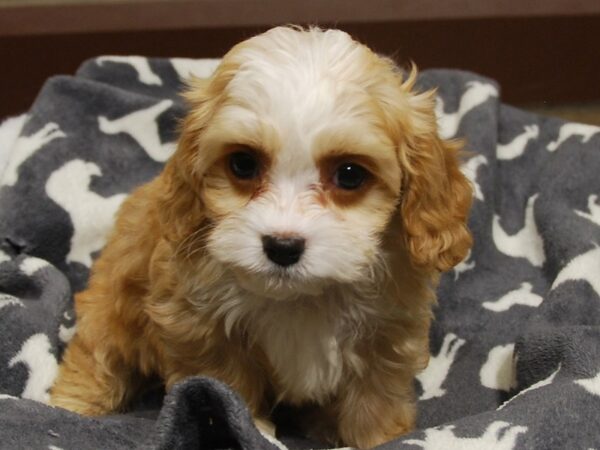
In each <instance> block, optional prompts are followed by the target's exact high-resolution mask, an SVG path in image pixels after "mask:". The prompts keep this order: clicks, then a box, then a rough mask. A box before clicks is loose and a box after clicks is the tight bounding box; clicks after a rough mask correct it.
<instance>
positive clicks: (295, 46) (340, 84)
mask: <svg viewBox="0 0 600 450" xmlns="http://www.w3.org/2000/svg"><path fill="white" fill-rule="evenodd" d="M414 80H415V73H414V70H413V73H411V75H410V76H409V77H408V78H407V79H403V78H402V75H401V73H400V72H399V71H398V70H397V69H396V68H395V66H394V65H393V63H391V62H390V61H388V60H386V59H383V58H381V57H378V56H377V55H375V54H374V53H373V52H371V51H370V50H369V49H368V48H367V47H365V46H364V45H361V44H359V43H357V42H356V41H354V40H352V38H351V37H350V36H349V35H348V34H346V33H344V32H341V31H336V30H330V31H321V30H318V29H310V30H307V31H303V30H298V29H293V28H286V27H280V28H275V29H272V30H270V31H268V32H266V33H264V34H262V35H259V36H256V37H254V38H251V39H249V40H247V41H245V42H242V43H241V44H238V45H237V46H235V47H234V48H233V49H232V50H231V51H230V52H229V53H228V54H227V55H226V56H225V57H224V59H223V62H222V63H221V65H220V66H219V68H218V69H217V70H216V72H215V73H214V75H213V76H212V77H211V78H210V79H209V80H203V81H200V80H198V81H196V82H194V83H193V84H192V86H191V87H190V89H189V91H188V92H187V94H186V98H187V100H188V102H189V105H190V108H191V109H190V113H189V115H188V116H187V118H186V119H185V121H184V124H183V128H182V136H181V139H180V145H179V147H178V150H177V152H176V154H175V155H174V157H173V158H172V160H171V161H170V162H169V163H168V165H167V168H166V170H165V172H164V176H165V177H166V178H167V186H168V188H167V191H168V192H166V193H165V201H164V202H163V204H162V211H161V212H162V215H163V224H164V225H165V230H166V231H165V233H166V235H167V238H168V239H170V240H171V241H173V245H175V246H180V245H181V243H182V242H186V241H187V242H193V239H190V236H194V235H195V234H198V233H199V230H203V232H202V233H201V234H202V236H203V238H202V242H197V243H196V244H194V245H198V246H199V247H202V249H203V251H205V252H206V254H207V256H209V257H211V258H213V259H215V260H217V261H219V262H220V263H221V264H222V265H224V266H225V267H227V268H229V269H231V271H232V272H233V273H234V274H235V275H236V277H237V279H238V280H239V282H240V284H241V285H242V286H243V287H244V288H246V289H248V290H250V291H253V292H255V293H258V294H262V295H266V296H271V297H274V298H279V297H289V296H293V295H295V294H315V293H318V292H320V291H321V290H322V289H323V287H325V286H327V285H330V284H332V283H352V282H360V281H362V280H367V279H369V277H372V276H373V273H374V272H376V271H377V268H378V267H379V265H380V264H382V263H384V262H385V259H386V256H385V254H386V253H385V252H387V251H403V252H406V253H407V254H408V255H409V257H410V260H411V262H412V269H415V270H421V271H430V272H434V271H437V270H447V269H449V268H450V267H452V266H453V265H454V264H456V263H458V262H459V261H460V260H461V259H462V258H463V257H464V256H465V254H466V252H467V250H468V248H469V247H470V235H469V232H468V230H467V228H466V226H465V220H466V216H467V213H468V208H469V205H470V199H471V190H470V187H469V185H468V182H467V181H466V179H465V178H464V177H463V175H462V174H461V173H460V171H459V169H458V166H457V146H456V145H455V144H451V143H448V142H444V141H442V140H441V139H440V138H439V137H438V135H437V130H436V119H435V116H434V112H433V106H434V104H433V93H425V94H415V93H413V92H411V89H412V87H413V84H414ZM386 236H387V237H393V238H392V239H391V242H392V244H391V245H392V247H394V248H391V249H390V248H383V246H382V245H381V244H382V241H383V239H384V237H386ZM387 240H388V241H390V239H387ZM184 253H185V252H184ZM188 253H189V249H188ZM407 270H408V268H407Z"/></svg>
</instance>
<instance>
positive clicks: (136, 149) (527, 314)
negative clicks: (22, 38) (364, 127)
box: [0, 57, 600, 450]
mask: <svg viewBox="0 0 600 450" xmlns="http://www.w3.org/2000/svg"><path fill="white" fill-rule="evenodd" d="M216 64H217V61H215V60H182V59H146V58H141V57H100V58H96V59H93V60H90V61H87V62H85V63H84V64H83V65H82V66H81V68H80V69H79V71H78V72H77V74H76V75H75V76H58V77H55V78H52V79H50V80H48V82H47V83H46V84H45V86H44V87H43V89H42V90H41V92H40V94H39V96H38V98H37V100H36V101H35V103H34V104H33V106H32V108H31V110H30V111H29V112H28V113H27V116H26V118H24V119H23V123H22V128H19V130H20V132H19V135H18V138H17V139H16V140H15V141H14V144H13V145H11V146H10V147H11V148H6V149H0V150H3V151H6V152H10V155H9V158H8V160H7V163H6V168H5V170H4V173H3V175H2V178H1V187H0V292H1V294H0V447H1V448H7V449H17V448H27V449H54V450H56V449H64V450H70V449H73V450H74V449H105V450H110V449H131V448H146V449H188V448H190V449H191V448H199V449H230V448H231V449H233V448H235V449H239V448H241V449H277V448H279V449H285V448H289V449H297V448H298V449H300V448H323V445H321V444H319V443H316V442H310V441H308V440H307V439H305V438H303V437H302V436H300V435H298V433H297V432H296V431H295V429H294V426H293V425H294V421H293V417H294V416H293V411H292V412H290V411H285V410H284V411H282V412H280V414H279V415H278V417H279V419H278V425H279V427H278V438H277V439H275V438H273V437H268V436H263V435H261V434H260V433H259V432H258V431H257V430H256V429H255V428H254V426H253V424H252V422H251V420H250V417H249V415H248V412H247V410H246V408H245V406H244V403H243V401H242V400H241V399H240V398H239V397H238V395H237V394H236V393H235V392H232V391H231V390H230V389H229V388H228V387H227V386H225V385H224V384H222V383H220V382H218V381H215V380H212V379H207V378H201V377H198V378H190V379H188V380H185V381H184V382H182V383H181V384H179V385H177V386H176V387H175V388H174V389H173V390H172V391H171V392H170V393H168V394H167V395H166V396H164V393H163V392H162V389H161V388H160V386H159V387H157V389H156V390H155V391H154V393H153V394H152V395H149V396H148V397H145V398H143V399H141V400H140V402H139V403H138V404H136V405H135V406H134V407H133V408H132V410H131V411H130V412H128V413H126V414H118V415H113V416H109V417H101V418H86V417H80V416H78V415H76V414H73V413H70V412H67V411H64V410H60V409H54V408H51V407H49V406H47V405H45V404H44V402H45V401H47V399H48V389H49V387H50V386H51V384H52V381H53V378H54V376H55V374H56V371H57V365H58V362H59V361H60V357H61V352H62V351H63V350H64V348H65V345H66V343H67V342H68V341H69V339H70V337H71V336H72V335H73V333H74V330H75V320H76V318H75V317H74V314H73V309H72V296H73V293H74V292H77V291H79V290H81V289H83V288H84V287H85V285H86V280H87V277H88V274H89V269H90V265H91V264H92V261H93V260H94V258H95V257H96V256H97V255H98V253H99V252H100V251H101V249H102V247H103V244H104V242H105V236H106V233H107V230H108V229H109V228H110V226H111V223H112V221H113V217H114V213H115V211H116V210H117V208H118V207H119V205H120V204H121V202H122V201H123V199H124V198H125V196H126V195H127V193H128V192H130V191H131V190H132V189H133V188H134V187H135V186H137V185H139V184H140V183H143V182H145V181H148V180H150V179H151V178H152V177H154V176H155V175H156V174H157V173H158V172H159V171H160V170H161V167H162V165H163V163H164V162H165V160H166V159H167V158H169V156H170V155H171V153H172V152H173V150H174V145H175V144H174V142H175V141H176V139H177V136H176V123H177V120H178V118H180V117H181V116H182V115H183V114H184V113H185V110H184V107H183V105H182V103H181V101H180V99H179V98H178V95H177V94H178V91H179V90H180V89H181V87H182V81H181V80H182V79H184V78H186V77H187V76H189V74H190V73H194V74H196V75H197V76H207V75H209V74H210V72H211V71H212V70H213V69H214V67H215V65H216ZM419 87H420V88H421V89H429V88H433V87H436V88H437V89H438V96H439V98H438V104H437V113H438V117H439V126H440V133H441V134H442V135H443V136H444V137H448V138H449V137H461V138H463V139H465V140H466V142H467V148H468V150H469V152H470V153H469V155H470V156H469V158H468V160H466V162H465V164H464V171H465V173H466V174H467V175H468V176H469V178H470V179H471V180H472V182H473V186H474V195H475V200H474V206H473V209H472V212H471V216H470V226H471V229H472V231H473V233H474V236H475V245H474V247H473V249H472V252H471V253H470V255H469V257H468V258H467V259H466V260H465V261H463V262H462V263H461V264H460V265H459V266H457V267H456V269H455V270H453V271H452V272H449V273H447V274H445V275H444V277H443V278H442V280H441V284H440V286H439V289H438V294H439V306H438V307H437V308H436V310H435V316H436V321H435V323H434V325H433V328H432V330H431V353H432V358H431V362H430V364H429V366H428V367H427V369H426V370H425V371H424V372H422V373H421V374H420V375H419V376H418V379H417V380H416V381H415V384H416V389H417V394H418V397H419V403H418V407H419V418H418V429H417V430H416V431H414V432H412V433H411V434H409V435H407V436H403V437H401V438H398V439H396V440H394V441H392V442H390V443H387V444H384V445H383V446H381V449H388V450H391V449H458V448H460V449H482V448H497V449H506V450H508V449H518V448H527V449H552V448H556V449H563V448H580V449H588V448H593V447H595V446H596V447H597V446H598V445H599V443H600V414H598V411H600V200H599V199H598V196H599V195H600V176H599V174H600V128H598V127H593V126H589V125H582V124H577V123H565V122H563V121H561V120H558V119H554V118H545V117H541V116H537V115H532V114H530V113H527V112H524V111H521V110H518V109H515V108H513V107H510V106H507V105H504V104H502V103H501V100H500V90H499V87H498V85H497V84H496V83H495V82H494V81H492V80H489V79H486V78H483V77H480V76H478V75H475V74H471V73H465V72H459V71H450V70H431V71H425V72H423V73H422V74H421V75H420V78H419ZM381 413H382V414H385V413H386V412H385V411H382V412H381Z"/></svg>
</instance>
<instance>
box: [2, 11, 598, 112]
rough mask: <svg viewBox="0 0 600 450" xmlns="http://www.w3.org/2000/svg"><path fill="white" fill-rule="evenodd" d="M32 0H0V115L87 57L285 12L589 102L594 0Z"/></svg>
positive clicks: (229, 28) (520, 98) (224, 39)
mask: <svg viewBox="0 0 600 450" xmlns="http://www.w3.org/2000/svg"><path fill="white" fill-rule="evenodd" d="M38 2H39V3H37V4H31V3H30V2H27V1H17V0H12V1H11V0H0V82H1V84H0V86H2V88H1V91H0V94H1V95H0V118H2V117H5V116H7V115H12V114H16V113H20V112H23V111H25V110H27V109H28V107H29V106H30V104H31V103H32V101H33V99H34V98H35V95H36V94H37V92H38V91H39V89H40V87H41V86H42V83H43V82H44V80H45V79H46V78H48V77H49V76H51V75H55V74H70V73H73V72H74V71H75V69H76V68H77V67H78V66H79V64H80V63H81V62H82V61H83V60H85V59H87V58H90V57H94V56H97V55H103V54H110V55H115V54H122V55H144V56H169V57H171V56H179V57H195V58H199V57H218V56H221V55H223V53H224V52H226V51H227V50H228V49H229V48H230V47H231V46H232V45H233V44H235V43H236V42H238V41H240V40H243V39H244V38H246V37H249V36H251V35H253V34H256V33H258V32H261V31H263V30H266V29H268V28H270V27H271V26H273V25H278V24H285V23H300V24H307V23H310V24H318V25H321V26H324V27H329V26H334V27H337V28H341V29H343V30H346V31H348V32H350V33H351V34H352V35H354V36H355V37H356V38H358V39H359V40H360V41H362V42H364V43H366V44H368V45H369V46H371V47H372V48H373V49H374V50H376V51H377V52H380V53H383V54H386V55H391V56H393V57H394V58H395V59H396V60H397V61H398V62H400V63H401V64H403V63H406V62H407V61H409V60H413V61H415V62H416V63H417V65H418V67H419V68H421V69H425V68H430V67H451V68H458V69H466V70H472V71H475V72H478V73H480V74H482V75H486V76H488V77H491V78H494V79H496V80H498V81H499V83H500V85H501V87H502V98H503V100H504V101H506V102H509V103H512V104H516V105H533V106H535V105H541V106H552V105H555V104H564V103H570V104H572V103H575V104H579V103H581V104H583V105H586V104H590V103H597V104H600V71H599V70H598V69H599V68H600V62H599V61H600V1H598V0H528V1H524V0H496V1H490V0H487V1H486V0H475V1H473V0H439V1H438V0H404V1H399V0H393V1H392V0H322V1H317V0H312V1H285V0H195V1H189V0H187V1H186V0H170V1H169V0H162V1H156V0H155V1H142V0H121V1H118V0H116V1H114V0H113V1H112V2H107V1H106V0H96V1H94V0H87V1H86V0H80V2H73V1H71V2H69V3H67V2H65V3H61V2H60V0H55V2H54V3H53V4H50V2H48V1H46V2H44V1H42V0H38ZM40 2H41V3H40Z"/></svg>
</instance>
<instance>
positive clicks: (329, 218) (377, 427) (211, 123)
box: [51, 27, 472, 448]
mask: <svg viewBox="0 0 600 450" xmlns="http://www.w3.org/2000/svg"><path fill="white" fill-rule="evenodd" d="M415 77H416V71H415V70H414V69H413V70H412V72H411V73H410V75H409V76H407V77H404V78H403V75H402V73H401V72H400V71H399V70H398V69H397V68H396V67H395V66H394V64H393V63H392V62H391V61H389V60H387V59H384V58H381V57H379V56H377V55H375V54H374V53H373V52H372V51H370V50H369V49H368V48H367V47H366V46H364V45H361V44H359V43H358V42H356V41H354V40H353V39H352V38H351V37H350V36H349V35H348V34H346V33H344V32H342V31H337V30H328V31H322V30H319V29H314V28H311V29H309V30H302V29H298V28H289V27H279V28H274V29H272V30H270V31H267V32H266V33H264V34H261V35H259V36H256V37H253V38H251V39H249V40H247V41H245V42H242V43H240V44H238V45H236V46H235V47H234V48H233V49H232V50H231V51H230V52H229V53H228V54H227V55H226V56H225V57H224V59H223V61H222V63H221V65H220V66H219V67H218V69H217V70H216V72H215V73H214V75H213V76H212V77H211V78H210V79H208V80H196V81H194V82H192V84H191V86H190V87H189V90H188V91H187V93H186V94H185V97H186V99H187V101H188V103H189V107H190V111H189V114H188V115H187V117H186V118H185V120H184V121H183V123H182V128H181V137H180V141H179V145H178V148H177V150H176V152H175V154H174V155H173V157H172V158H171V159H170V160H169V161H168V162H167V164H166V167H165V168H164V171H163V172H162V173H161V174H160V175H159V176H158V177H157V178H156V179H154V180H153V181H151V182H150V183H148V184H146V185H144V186H142V187H140V188H139V189H137V190H136V191H135V192H134V193H133V194H132V195H131V196H130V197H129V198H128V200H127V201H126V202H125V203H124V204H123V206H122V208H121V210H120V212H119V214H118V218H117V223H116V227H115V230H114V232H113V233H112V236H111V237H110V239H109V242H108V244H107V246H106V247H105V249H104V251H103V252H102V255H101V256H100V258H99V259H98V260H97V261H96V263H95V265H94V267H93V269H92V276H91V279H90V282H89V288H88V289H87V290H86V291H85V292H82V293H81V294H79V295H78V296H77V297H76V311H77V317H78V327H77V333H76V335H75V337H74V338H73V340H72V341H71V343H70V344H69V346H68V348H67V350H66V352H65V355H64V360H63V362H62V364H61V366H60V372H59V376H58V379H57V381H56V384H55V386H54V387H53V389H52V393H51V395H52V396H51V398H52V403H53V404H54V405H56V406H61V407H64V408H67V409H70V410H72V411H76V412H78V413H81V414H88V415H99V414H107V413H111V412H113V411H118V410H121V409H123V408H124V407H126V405H127V403H128V401H129V400H130V399H131V398H132V395H134V393H135V392H136V390H137V389H138V388H139V387H140V386H141V385H143V380H144V378H145V377H150V376H152V375H156V374H157V375H159V376H160V377H161V378H162V380H164V383H165V385H166V387H167V389H169V388H170V387H172V386H173V384H175V383H177V382H178V381H180V380H182V379H184V378H185V377H188V376H192V375H203V376H208V377H214V378H217V379H219V380H221V381H223V382H225V383H228V384H229V385H230V386H231V387H232V388H233V389H235V390H236V391H237V392H238V393H240V394H241V396H242V397H243V398H244V400H245V401H246V403H247V405H248V407H249V408H250V411H251V413H252V414H253V416H254V417H255V418H256V420H257V421H258V422H259V423H262V424H264V423H266V422H265V421H266V420H268V416H269V412H270V411H271V410H272V408H273V406H274V405H275V404H276V403H278V402H286V403H289V404H292V405H310V408H311V409H313V410H314V411H315V414H314V415H313V419H314V420H315V426H314V427H313V430H316V431H318V432H319V433H320V434H321V436H322V437H325V438H327V439H328V440H329V441H331V442H332V443H336V444H342V443H343V444H345V445H351V446H356V447H360V448H368V447H372V446H375V445H377V444H380V443H382V442H385V441H388V440H390V439H392V438H394V437H396V436H398V435H401V434H403V433H406V432H408V431H410V430H411V429H412V428H413V427H414V423H415V399H414V393H413V378H414V375H415V373H417V372H418V371H419V370H421V369H423V368H424V367H425V366H426V365H427V362H428V357H429V349H428V331H429V323H430V320H431V316H432V313H431V307H432V304H433V303H434V301H435V297H434V287H435V286H436V283H437V280H438V278H439V273H440V272H441V271H445V270H448V269H450V268H451V267H453V266H454V265H455V264H457V263H458V262H459V261H461V260H462V259H463V258H464V257H465V255H466V254H467V251H468V250H469V248H470V246H471V236H470V233H469V231H468V229H467V227H466V219H467V214H468V210H469V206H470V203H471V197H472V191H471V188H470V186H469V183H468V181H467V180H466V179H465V177H464V176H463V175H462V174H461V172H460V171H459V166H458V160H457V153H458V150H459V145H458V144H457V143H455V142H448V141H444V140H442V139H440V137H439V136H438V133H437V130H436V118H435V115H434V112H433V111H434V97H435V96H434V93H433V92H426V93H415V92H413V85H414V83H415Z"/></svg>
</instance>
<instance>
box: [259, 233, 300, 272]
mask: <svg viewBox="0 0 600 450" xmlns="http://www.w3.org/2000/svg"><path fill="white" fill-rule="evenodd" d="M262 244H263V250H264V252H265V254H266V255H267V258H269V259H270V260H271V261H273V262H274V263H275V264H277V265H279V266H282V267H287V266H291V265H292V264H296V263H297V262H298V261H299V260H300V257H301V256H302V253H304V244H305V240H304V238H301V237H281V236H276V235H267V236H263V237H262Z"/></svg>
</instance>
